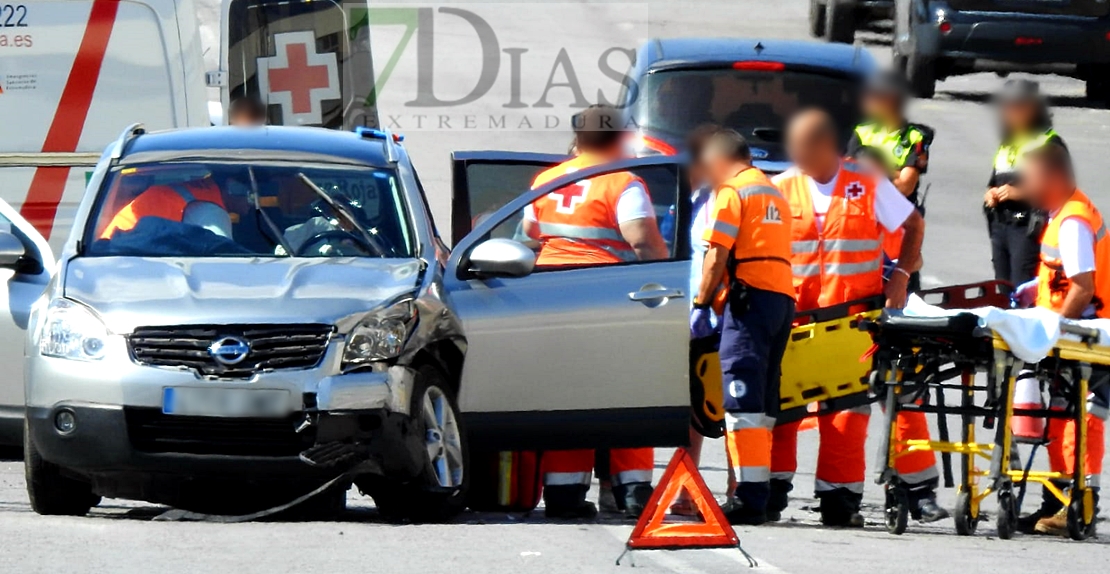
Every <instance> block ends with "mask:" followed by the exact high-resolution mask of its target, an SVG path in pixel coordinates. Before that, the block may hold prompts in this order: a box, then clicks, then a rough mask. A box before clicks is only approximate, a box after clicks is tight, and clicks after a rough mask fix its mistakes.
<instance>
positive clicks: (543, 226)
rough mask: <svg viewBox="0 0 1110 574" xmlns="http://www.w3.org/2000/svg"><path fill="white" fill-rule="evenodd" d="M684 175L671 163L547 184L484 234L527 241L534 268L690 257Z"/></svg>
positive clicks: (492, 208)
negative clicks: (552, 186) (542, 191)
mask: <svg viewBox="0 0 1110 574" xmlns="http://www.w3.org/2000/svg"><path fill="white" fill-rule="evenodd" d="M684 177H685V176H684V175H683V174H682V173H681V172H680V170H679V168H678V166H677V165H673V164H667V165H651V166H643V167H637V168H634V169H632V170H629V171H614V172H610V173H604V174H599V175H595V176H593V177H590V178H586V179H583V180H581V181H577V182H575V183H573V184H570V185H567V186H564V187H561V188H558V189H555V190H552V191H551V192H550V193H548V194H547V195H544V196H542V197H540V198H539V199H537V200H536V201H535V202H533V203H532V204H531V205H529V206H527V207H525V208H524V209H523V210H522V211H520V212H517V213H514V214H512V215H511V216H509V217H507V218H505V219H503V220H502V221H501V222H499V223H498V224H497V226H496V227H494V229H493V231H492V232H491V233H490V235H489V236H488V237H489V238H506V239H513V240H515V241H518V242H520V243H523V244H525V245H527V246H528V247H530V248H532V249H533V250H534V251H535V252H536V254H537V267H536V272H551V271H558V270H560V269H564V268H568V267H574V268H582V267H597V266H605V265H620V264H635V263H641V262H647V261H676V260H684V259H688V258H689V256H690V254H689V247H688V245H687V243H688V240H687V239H686V238H687V236H688V235H689V233H688V232H687V233H681V232H680V229H682V228H683V227H684V226H685V225H686V224H685V223H684V222H685V221H686V220H687V219H688V217H687V216H688V214H687V212H688V209H686V207H685V204H684V201H683V196H685V195H687V194H688V192H687V191H686V190H685V187H684V186H683V185H682V184H681V182H682V178H684ZM524 189H527V187H525V188H524ZM521 192H522V191H518V192H514V193H512V194H511V197H508V198H507V199H505V201H502V202H500V204H499V205H497V206H492V205H491V206H490V208H491V211H492V210H496V208H497V207H500V206H501V205H504V204H505V203H507V202H508V200H509V199H512V197H515V196H517V195H519V193H521ZM478 223H480V221H477V220H476V221H475V225H477V224H478ZM643 223H647V224H648V225H646V226H644V225H641V224H643Z"/></svg>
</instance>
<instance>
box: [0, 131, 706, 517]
mask: <svg viewBox="0 0 1110 574" xmlns="http://www.w3.org/2000/svg"><path fill="white" fill-rule="evenodd" d="M557 159H558V158H549V157H545V156H538V155H534V154H523V155H519V156H518V155H513V154H508V155H498V154H489V155H483V154H474V155H471V156H466V157H462V158H456V163H455V170H456V177H455V188H454V195H453V197H452V201H453V204H454V205H453V209H454V210H455V216H456V219H455V221H456V222H463V223H459V225H457V226H456V228H460V227H465V226H469V225H471V224H474V229H473V231H472V232H471V233H469V234H467V235H465V236H464V237H462V238H461V239H460V240H459V241H457V242H456V243H457V244H456V246H455V248H454V249H453V250H448V248H447V247H446V245H445V244H444V242H443V241H441V240H440V237H439V235H438V233H437V231H436V228H435V225H434V222H433V220H432V218H431V214H430V211H429V209H428V207H427V202H426V199H425V195H424V190H423V188H422V186H421V184H420V183H419V180H418V178H417V174H416V172H415V170H414V169H413V167H412V164H411V162H410V160H409V157H408V155H407V153H406V151H405V149H404V147H403V146H402V145H401V144H400V143H399V138H396V137H394V136H392V135H390V134H388V133H386V132H379V131H376V130H369V129H365V130H359V131H358V132H357V133H341V132H335V131H328V130H321V129H313V128H282V127H271V128H257V129H253V128H252V129H242V128H238V129H237V128H203V129H193V130H177V131H170V132H161V133H150V134H148V133H145V132H144V131H143V129H142V128H141V126H133V127H132V128H129V129H128V130H127V131H125V132H124V133H123V134H122V135H121V137H120V138H119V140H118V141H117V142H115V143H114V144H113V145H112V146H110V147H109V149H108V150H106V152H105V153H104V155H103V157H102V158H101V160H100V162H99V164H98V165H97V167H96V170H95V172H94V173H93V175H92V177H91V179H90V182H89V187H88V192H87V193H86V196H85V198H84V200H83V201H82V203H81V205H80V208H79V210H78V212H77V214H76V216H75V222H74V226H73V229H72V231H71V234H70V237H69V239H68V242H67V243H66V245H65V247H64V249H63V252H62V253H61V256H60V258H59V261H58V264H57V268H56V269H50V272H52V279H51V281H50V283H49V285H47V287H46V290H45V292H44V293H43V295H42V297H41V298H39V299H38V301H37V302H36V303H35V305H34V308H33V309H32V310H31V312H30V317H29V319H28V321H27V347H26V362H25V373H24V374H25V376H24V378H25V404H26V418H25V421H26V422H25V425H26V427H25V432H24V445H25V457H26V467H27V488H28V491H29V493H30V498H31V502H32V506H33V508H34V510H35V511H36V512H38V513H40V514H70V515H78V514H84V513H86V512H88V511H89V509H90V508H91V507H93V506H95V505H96V504H97V503H98V501H99V499H100V497H101V496H107V497H119V498H131V499H139V500H146V501H152V502H157V503H162V504H168V505H172V506H177V507H181V508H186V509H191V510H198V511H202V512H206V511H212V512H220V513H239V512H242V513H246V512H253V511H257V510H259V509H263V508H269V507H272V506H275V505H279V504H281V503H284V502H288V501H289V500H292V499H294V498H296V497H298V496H301V495H303V494H305V493H307V492H309V491H312V490H313V489H316V488H318V487H320V486H321V485H323V484H325V483H327V482H329V481H331V480H333V479H335V478H337V477H339V478H341V479H342V480H347V481H349V482H353V483H354V484H355V485H357V486H358V487H359V488H360V489H361V490H362V491H363V492H366V493H367V494H370V495H371V496H373V497H374V499H375V502H376V503H377V505H378V507H379V509H380V511H381V512H382V513H383V514H384V515H386V516H387V517H390V518H396V519H411V520H442V519H446V518H449V517H451V516H453V515H454V514H456V513H457V512H459V511H460V510H462V509H463V508H464V507H465V504H466V491H467V488H468V487H469V486H471V483H472V482H475V483H476V482H478V481H480V480H483V477H482V476H481V475H479V474H478V473H475V472H472V469H471V467H470V460H471V459H472V458H473V457H474V456H479V455H481V454H482V453H490V452H495V451H498V450H507V449H537V450H541V449H563V448H599V447H625V446H662V445H675V444H680V443H682V442H684V441H685V439H686V436H687V430H686V429H687V425H688V421H689V409H690V403H689V400H690V394H689V388H688V383H687V373H686V370H687V361H686V354H687V347H686V336H687V335H686V329H687V328H686V315H687V312H686V310H687V303H688V301H687V300H686V299H685V293H684V291H685V290H686V283H687V281H688V278H687V275H688V270H689V261H688V258H689V255H688V247H689V246H688V245H687V244H686V239H684V238H683V234H681V233H678V232H676V231H674V228H680V227H681V224H682V223H683V221H684V218H687V217H688V214H687V213H686V207H685V206H686V203H687V202H686V201H684V198H686V197H687V196H686V195H685V194H687V193H688V189H687V186H686V185H685V184H684V183H683V182H684V181H685V176H684V175H683V174H682V173H681V168H680V167H679V166H678V165H676V164H675V163H674V162H673V159H667V158H648V159H642V160H629V161H627V162H622V163H620V164H615V165H612V166H604V167H599V168H594V169H591V170H587V171H584V172H581V173H580V174H576V176H577V177H579V178H588V177H591V176H592V175H596V174H600V173H607V172H610V171H615V170H634V171H637V172H638V173H641V174H642V176H643V177H644V179H645V181H647V182H648V183H649V185H650V186H651V187H652V190H651V193H652V196H653V200H654V201H656V203H657V210H658V212H659V217H660V225H661V227H663V226H666V225H669V226H670V231H668V234H669V237H668V241H670V242H671V243H672V254H673V256H672V257H671V258H670V259H668V260H665V261H653V262H643V263H629V264H621V265H614V266H606V267H582V268H573V269H548V270H545V269H540V268H536V267H535V265H534V261H535V256H534V252H533V249H532V247H534V245H533V246H532V247H530V246H529V245H528V241H527V240H526V238H521V237H519V236H517V235H515V234H514V232H512V231H511V230H512V229H514V228H515V227H516V222H517V221H519V214H520V212H521V209H522V208H523V207H524V206H525V205H527V204H528V203H529V202H531V201H533V200H535V199H536V198H539V197H542V196H543V195H544V194H547V193H555V192H557V191H558V190H559V189H560V188H561V187H565V186H567V185H568V183H573V179H571V178H562V179H561V180H557V181H555V182H552V183H551V184H549V185H546V186H544V187H541V188H539V189H536V190H533V191H528V187H529V186H528V182H529V181H530V178H531V177H532V175H534V174H535V173H536V172H537V171H539V170H541V169H544V168H545V167H547V166H548V165H551V163H552V162H554V161H557ZM568 180H569V181H568ZM668 218H670V219H668ZM3 235H4V233H3V232H2V231H0V247H3V246H4V243H3V241H2V240H3V239H4V237H3ZM16 247H18V246H16ZM13 249H14V248H13ZM13 249H9V251H12V250H13ZM14 250H16V251H18V249H14ZM0 251H2V249H0ZM15 255H17V254H13V257H14V256H15ZM0 259H2V258H0ZM0 263H2V261H0ZM349 482H348V484H349ZM345 492H346V489H345V488H341V487H340V488H334V489H331V490H328V491H326V492H324V493H323V494H321V495H319V496H317V497H316V498H313V499H312V505H313V506H314V507H316V508H319V509H322V510H332V511H334V510H336V509H339V508H341V507H342V505H343V502H344V496H345Z"/></svg>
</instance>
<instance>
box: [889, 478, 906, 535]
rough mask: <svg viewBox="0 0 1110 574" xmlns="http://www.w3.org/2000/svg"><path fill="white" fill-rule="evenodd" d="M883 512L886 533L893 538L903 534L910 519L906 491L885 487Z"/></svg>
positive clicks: (894, 487) (900, 488) (898, 487)
mask: <svg viewBox="0 0 1110 574" xmlns="http://www.w3.org/2000/svg"><path fill="white" fill-rule="evenodd" d="M884 510H885V516H884V518H885V519H886V520H885V522H886V531H887V532H889V533H891V534H894V535H895V536H901V535H902V534H905V532H906V526H908V524H909V517H910V500H909V495H908V494H907V493H906V490H905V489H904V488H902V487H900V486H894V485H887V487H886V508H885V509H884Z"/></svg>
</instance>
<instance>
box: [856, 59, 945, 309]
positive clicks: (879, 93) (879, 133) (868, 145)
mask: <svg viewBox="0 0 1110 574" xmlns="http://www.w3.org/2000/svg"><path fill="white" fill-rule="evenodd" d="M909 97H910V90H909V86H908V85H907V84H906V80H905V78H903V77H902V75H901V74H897V73H895V72H879V73H876V74H875V75H873V76H872V77H871V78H870V79H869V80H868V82H867V85H866V86H865V88H864V94H863V114H864V122H863V123H861V124H860V125H858V126H856V129H855V130H854V131H853V132H852V139H851V140H849V142H848V155H849V156H851V157H853V158H856V159H858V160H861V161H863V160H870V159H881V162H882V164H883V166H882V167H883V168H884V171H885V172H886V174H887V177H889V178H890V181H891V183H893V184H894V187H896V188H898V191H901V192H902V194H903V195H905V196H906V198H907V199H909V200H910V201H911V202H913V204H914V205H916V206H917V210H918V211H920V212H921V214H922V215H924V214H925V205H924V198H922V197H919V195H918V190H919V189H920V187H921V176H922V175H924V174H925V172H926V171H928V169H929V146H930V145H932V143H933V130H932V128H930V127H928V126H925V125H923V124H917V123H913V122H910V121H909V120H908V119H906V103H907V102H908V100H909ZM884 251H886V252H887V256H888V257H891V258H893V257H897V252H898V249H897V247H896V245H895V244H892V245H884ZM920 287H921V278H920V275H919V274H918V273H914V274H913V276H912V277H910V282H909V290H910V291H911V292H913V291H917V290H919V289H920Z"/></svg>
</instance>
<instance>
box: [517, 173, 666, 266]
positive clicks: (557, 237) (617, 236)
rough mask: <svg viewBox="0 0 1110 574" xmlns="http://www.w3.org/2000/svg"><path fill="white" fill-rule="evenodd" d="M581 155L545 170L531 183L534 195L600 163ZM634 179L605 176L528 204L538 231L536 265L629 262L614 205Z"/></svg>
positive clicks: (633, 257)
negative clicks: (546, 186)
mask: <svg viewBox="0 0 1110 574" xmlns="http://www.w3.org/2000/svg"><path fill="white" fill-rule="evenodd" d="M603 162H604V160H602V159H601V158H598V157H597V156H593V155H590V154H582V155H579V156H578V157H575V158H572V159H570V160H567V161H565V162H563V163H561V164H559V165H557V166H555V167H553V168H551V169H548V170H546V171H544V172H542V173H540V174H539V175H538V176H536V179H535V180H533V182H532V189H535V188H537V187H539V186H541V185H543V184H545V183H547V182H549V181H551V180H553V179H556V178H558V177H561V176H564V175H566V174H569V173H573V172H575V171H579V170H582V169H586V168H589V167H592V166H595V165H598V164H601V163H603ZM634 182H639V183H640V185H643V186H644V190H645V191H646V190H647V186H646V185H645V184H644V182H643V181H642V180H640V178H638V177H636V176H635V175H633V174H631V173H628V172H618V173H610V174H605V175H600V176H595V177H591V178H589V179H583V180H581V181H578V182H575V183H573V184H571V185H568V186H566V187H561V188H559V189H556V190H555V191H552V192H551V193H549V194H547V195H546V196H544V197H541V198H539V199H537V200H536V201H535V202H534V203H532V209H533V210H534V211H535V215H536V223H537V225H538V227H539V236H538V237H537V239H538V240H539V242H540V245H541V248H540V254H539V257H538V258H537V259H536V264H538V265H585V264H598V263H601V264H605V263H621V262H624V261H635V260H636V252H635V251H633V249H632V246H631V245H629V244H628V242H627V241H625V240H624V236H623V235H621V230H620V225H619V224H618V223H617V202H618V201H620V198H621V194H622V193H624V191H625V190H626V189H628V186H629V185H631V184H632V183H634Z"/></svg>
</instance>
